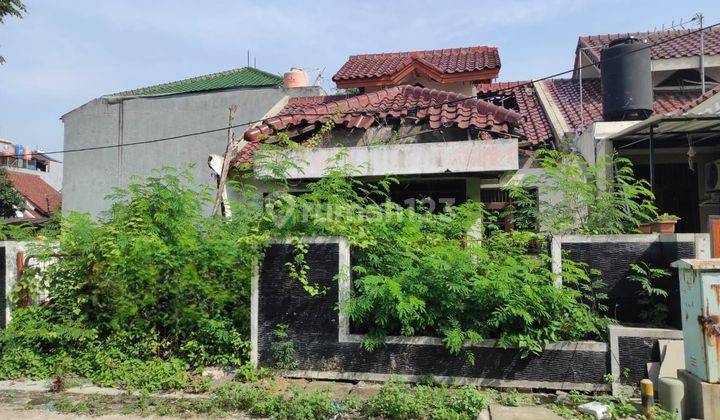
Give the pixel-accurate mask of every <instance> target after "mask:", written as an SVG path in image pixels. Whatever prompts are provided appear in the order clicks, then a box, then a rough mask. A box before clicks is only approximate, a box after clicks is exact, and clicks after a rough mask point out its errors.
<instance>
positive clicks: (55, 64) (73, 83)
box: [0, 0, 720, 151]
mask: <svg viewBox="0 0 720 420" xmlns="http://www.w3.org/2000/svg"><path fill="white" fill-rule="evenodd" d="M25 3H26V4H27V6H28V11H29V13H28V15H27V16H26V17H25V18H24V19H21V20H20V19H15V18H9V19H7V20H6V23H5V24H4V25H0V55H3V56H4V57H5V59H6V60H7V63H6V64H4V65H2V66H0V138H8V139H11V140H13V141H15V142H17V143H22V144H26V145H30V146H33V147H40V148H44V149H45V150H46V151H48V150H59V149H62V144H63V127H62V122H60V120H59V117H60V116H61V115H62V114H64V113H66V112H68V111H70V110H72V109H74V108H76V107H78V106H80V105H82V104H83V103H85V102H87V101H89V100H91V99H93V98H95V97H98V96H101V95H103V94H107V93H112V92H117V91H122V90H127V89H131V88H136V87H141V86H146V85H152V84H157V83H163V82H168V81H172V80H177V79H181V78H186V77H191V76H197V75H202V74H206V73H211V72H216V71H222V70H228V69H231V68H236V67H242V66H244V65H245V64H246V60H247V58H246V54H247V51H248V50H250V54H251V57H252V59H251V60H257V66H258V67H259V68H261V69H264V70H267V71H271V72H273V73H282V72H283V71H286V70H287V69H288V68H290V67H291V66H293V67H298V66H299V67H303V68H306V69H323V82H322V84H323V85H324V86H325V87H326V89H328V90H329V89H330V88H331V87H332V83H331V82H330V78H331V77H332V75H333V74H334V73H335V72H336V71H337V70H338V68H339V67H340V66H341V65H342V64H343V62H344V60H345V59H346V58H347V56H348V55H350V54H359V53H374V52H391V51H407V50H417V49H434V48H450V47H463V46H473V45H494V46H497V47H499V49H500V57H501V59H502V70H501V72H500V80H504V81H509V80H525V79H529V78H538V77H542V76H544V75H547V74H552V73H555V72H559V71H563V70H567V69H569V68H570V67H571V66H572V57H573V52H574V49H575V44H576V42H577V37H578V35H586V34H603V33H615V32H627V31H644V30H653V28H655V27H658V28H659V27H661V26H662V25H663V24H664V25H666V26H669V25H670V24H671V22H673V21H675V22H677V21H678V20H679V19H680V18H689V17H692V16H693V15H694V14H695V13H696V12H698V11H701V12H703V13H704V14H705V18H706V23H707V24H712V23H716V22H718V21H720V2H718V1H717V0H707V1H704V0H703V1H691V2H681V1H677V0H674V1H659V0H655V1H651V0H648V1H646V0H635V1H634V2H629V1H627V0H625V1H620V0H617V1H616V0H603V1H581V0H576V1H572V0H565V1H561V0H548V1H515V0H504V1H497V0H494V1H485V0H475V1H447V0H446V1H440V0H436V1H425V0H412V1H391V2H390V1H372V0H364V1H339V0H338V1H318V0H314V1H307V2H298V1H295V2H290V1H286V2H280V1H271V0H263V1H258V2H247V1H239V0H228V1H212V0H207V1H199V0H195V1H183V0H177V1H171V0H165V1H157V0H156V1H139V0H124V1H121V0H117V1H111V0H104V1H100V0H95V1H91V0H72V1H70V0H65V1H49V0H25ZM630 3H632V4H630Z"/></svg>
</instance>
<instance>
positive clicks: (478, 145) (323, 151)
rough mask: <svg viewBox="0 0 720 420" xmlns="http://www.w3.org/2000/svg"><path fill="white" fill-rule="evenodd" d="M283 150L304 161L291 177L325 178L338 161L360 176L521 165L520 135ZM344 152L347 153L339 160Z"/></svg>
mask: <svg viewBox="0 0 720 420" xmlns="http://www.w3.org/2000/svg"><path fill="white" fill-rule="evenodd" d="M283 153H287V154H288V156H287V157H288V158H290V159H291V160H292V161H293V162H304V167H303V168H302V169H290V170H289V171H288V173H287V178H288V179H312V178H321V177H322V176H323V175H324V174H325V173H326V171H327V169H328V168H330V167H333V166H337V165H350V166H352V167H353V168H355V169H357V171H358V172H357V176H358V177H364V176H384V175H427V174H447V173H477V172H503V171H512V170H517V169H518V167H519V160H518V142H517V139H496V140H469V141H453V142H437V143H408V144H391V145H378V146H355V147H348V148H335V147H330V148H316V149H309V150H293V151H285V152H283ZM341 153H345V154H346V155H345V156H344V157H343V158H342V159H341V160H340V161H339V162H336V161H335V160H336V157H337V156H338V155H339V154H341ZM267 158H268V159H271V160H272V159H275V158H276V156H273V155H271V156H269V157H267ZM256 174H257V175H259V176H265V177H267V176H272V174H271V173H270V171H268V170H267V169H263V168H262V167H258V168H257V169H256Z"/></svg>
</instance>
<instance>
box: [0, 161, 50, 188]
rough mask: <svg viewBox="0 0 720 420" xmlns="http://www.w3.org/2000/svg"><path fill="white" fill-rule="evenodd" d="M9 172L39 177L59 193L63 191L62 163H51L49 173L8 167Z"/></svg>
mask: <svg viewBox="0 0 720 420" xmlns="http://www.w3.org/2000/svg"><path fill="white" fill-rule="evenodd" d="M7 170H8V171H14V172H21V173H24V174H30V175H37V176H39V177H40V178H41V179H42V180H43V181H45V182H47V183H48V184H50V186H51V187H53V188H55V189H56V190H58V191H61V190H62V176H63V164H62V162H50V165H49V171H48V172H43V171H36V170H34V169H25V168H14V167H7Z"/></svg>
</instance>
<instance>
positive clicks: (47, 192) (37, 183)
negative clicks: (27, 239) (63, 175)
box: [5, 171, 61, 221]
mask: <svg viewBox="0 0 720 420" xmlns="http://www.w3.org/2000/svg"><path fill="white" fill-rule="evenodd" d="M5 177H6V178H7V179H8V180H9V181H10V183H11V184H12V187H13V188H14V189H15V191H17V192H18V193H20V195H22V196H23V198H25V209H23V210H22V211H20V210H18V212H17V215H16V217H17V218H16V219H15V220H23V221H38V220H44V219H46V218H49V217H51V216H52V215H53V213H55V211H57V210H58V209H59V208H60V204H61V197H60V192H59V191H58V190H56V189H55V188H53V187H52V186H51V185H50V184H48V183H47V182H45V181H44V180H43V179H42V178H41V177H40V176H39V175H33V174H30V173H25V172H17V171H6V172H5Z"/></svg>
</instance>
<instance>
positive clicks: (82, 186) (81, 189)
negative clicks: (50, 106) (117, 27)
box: [61, 67, 324, 216]
mask: <svg viewBox="0 0 720 420" xmlns="http://www.w3.org/2000/svg"><path fill="white" fill-rule="evenodd" d="M323 94H324V92H323V90H322V89H321V88H319V87H317V86H308V87H299V88H285V87H283V79H282V77H279V76H276V75H274V74H271V73H267V72H264V71H262V70H258V69H256V68H253V67H243V68H239V69H235V70H229V71H224V72H220V73H214V74H208V75H205V76H200V77H193V78H190V79H184V80H179V81H176V82H170V83H164V84H160V85H156V86H149V87H145V88H139V89H134V90H129V91H125V92H120V93H115V94H110V95H104V96H102V97H100V98H97V99H93V100H92V101H90V102H88V103H86V104H84V105H82V106H80V107H78V108H76V109H74V110H72V111H70V112H68V113H67V114H65V115H63V116H62V117H61V120H62V121H63V123H64V125H65V139H64V140H65V141H64V148H65V149H71V150H72V149H83V148H93V147H103V146H109V148H106V149H100V150H90V151H82V152H75V153H66V154H65V156H64V164H65V165H64V179H63V210H64V211H82V212H89V213H90V214H92V215H93V216H96V215H98V214H99V213H100V212H102V211H104V210H106V209H108V208H109V206H110V203H109V202H108V200H106V199H105V197H106V196H107V195H109V194H111V193H112V192H113V191H114V189H115V188H117V187H125V186H127V185H128V183H129V182H131V179H132V177H134V176H137V177H141V178H145V177H148V176H151V175H152V173H153V170H155V169H159V168H162V167H165V166H172V167H175V168H178V169H183V168H185V167H186V165H188V164H191V165H193V168H192V169H191V170H190V172H191V174H192V175H193V177H194V178H195V182H196V184H197V185H198V187H199V188H200V187H201V186H207V187H210V188H215V187H216V185H217V181H216V177H215V176H214V175H213V174H211V172H210V171H208V162H207V158H208V156H209V155H222V154H224V153H225V149H226V145H227V132H226V130H224V129H223V127H227V125H228V116H229V111H228V108H229V107H230V106H232V105H236V106H237V110H236V112H235V116H234V122H235V124H242V123H246V122H248V121H252V120H257V119H260V118H263V117H265V116H267V115H273V114H274V113H275V112H277V109H280V108H282V106H283V105H284V104H285V102H287V99H288V98H289V97H293V96H308V95H323ZM268 113H269V114H268ZM218 129H219V130H218ZM208 130H218V131H213V132H210V133H205V134H200V135H194V136H189V137H180V138H176V139H174V140H169V141H160V142H155V143H148V144H143V145H138V146H132V145H126V146H123V147H115V146H122V145H123V144H127V143H134V142H139V141H149V140H155V139H162V138H167V137H175V136H183V135H186V134H188V133H197V132H204V131H208ZM243 130H244V129H243V128H238V129H236V131H239V132H240V133H242V131H243ZM208 211H209V209H208Z"/></svg>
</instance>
